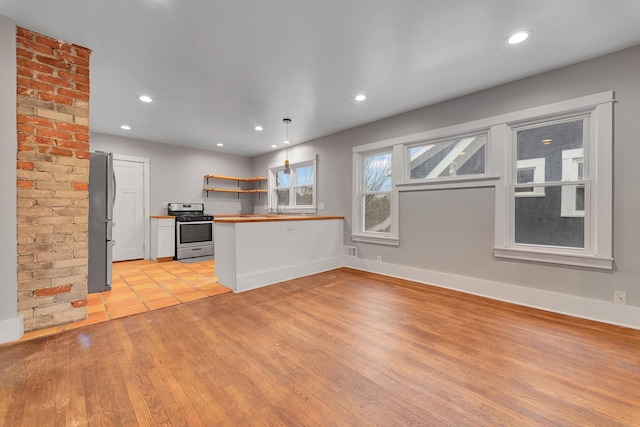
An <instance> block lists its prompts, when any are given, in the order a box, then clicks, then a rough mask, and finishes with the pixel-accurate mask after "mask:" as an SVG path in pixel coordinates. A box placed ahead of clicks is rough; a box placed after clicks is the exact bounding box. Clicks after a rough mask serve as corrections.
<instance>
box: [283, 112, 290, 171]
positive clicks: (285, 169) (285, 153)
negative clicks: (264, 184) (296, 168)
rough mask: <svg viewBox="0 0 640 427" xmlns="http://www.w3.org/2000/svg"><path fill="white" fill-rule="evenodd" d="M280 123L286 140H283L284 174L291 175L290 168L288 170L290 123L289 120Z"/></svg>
mask: <svg viewBox="0 0 640 427" xmlns="http://www.w3.org/2000/svg"><path fill="white" fill-rule="evenodd" d="M282 122H283V123H284V126H285V132H286V139H285V140H284V173H285V174H287V175H289V174H290V173H291V168H289V148H288V147H289V142H290V141H289V123H291V119H287V118H285V119H282Z"/></svg>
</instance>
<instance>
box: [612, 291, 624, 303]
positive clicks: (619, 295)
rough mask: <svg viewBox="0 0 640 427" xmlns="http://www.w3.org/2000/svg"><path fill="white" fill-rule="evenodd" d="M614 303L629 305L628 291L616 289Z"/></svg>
mask: <svg viewBox="0 0 640 427" xmlns="http://www.w3.org/2000/svg"><path fill="white" fill-rule="evenodd" d="M613 303H614V304H618V305H627V293H626V292H623V291H614V292H613Z"/></svg>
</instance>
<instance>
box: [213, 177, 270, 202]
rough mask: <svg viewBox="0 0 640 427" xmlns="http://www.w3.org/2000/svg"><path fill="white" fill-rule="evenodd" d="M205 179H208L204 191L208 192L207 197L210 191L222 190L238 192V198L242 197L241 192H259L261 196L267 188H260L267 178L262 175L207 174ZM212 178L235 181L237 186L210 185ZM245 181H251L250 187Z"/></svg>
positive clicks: (222, 191) (224, 191)
mask: <svg viewBox="0 0 640 427" xmlns="http://www.w3.org/2000/svg"><path fill="white" fill-rule="evenodd" d="M204 177H205V179H206V180H207V184H206V185H207V187H205V188H204V191H206V192H207V197H209V192H210V191H212V192H220V193H237V194H238V198H239V197H240V193H251V194H255V193H258V197H260V194H261V193H266V192H267V189H266V188H260V187H261V186H262V181H266V180H267V178H265V177H262V176H256V177H252V178H240V177H236V176H225V175H205V176H204ZM210 180H220V181H235V182H236V183H237V184H236V187H229V186H225V187H208V185H209V181H210ZM245 183H249V188H248V187H247V185H243V184H245Z"/></svg>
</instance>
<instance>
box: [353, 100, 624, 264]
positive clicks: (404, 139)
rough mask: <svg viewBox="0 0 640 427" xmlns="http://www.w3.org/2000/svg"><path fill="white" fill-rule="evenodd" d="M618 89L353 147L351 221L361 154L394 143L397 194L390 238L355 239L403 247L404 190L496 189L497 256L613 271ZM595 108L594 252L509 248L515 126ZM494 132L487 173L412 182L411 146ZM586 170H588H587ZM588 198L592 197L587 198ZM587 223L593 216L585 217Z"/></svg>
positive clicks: (589, 192) (590, 192) (356, 212)
mask: <svg viewBox="0 0 640 427" xmlns="http://www.w3.org/2000/svg"><path fill="white" fill-rule="evenodd" d="M613 102H614V97H613V91H605V92H600V93H597V94H593V95H587V96H583V97H580V98H574V99H570V100H566V101H560V102H556V103H553V104H549V105H544V106H540V107H534V108H529V109H526V110H520V111H515V112H511V113H506V114H501V115H498V116H493V117H489V118H484V119H479V120H475V121H471V122H466V123H462V124H457V125H453V126H448V127H444V128H440V129H434V130H429V131H425V132H419V133H416V134H411V135H404V136H400V137H397V138H392V139H387V140H383V141H377V142H373V143H369V144H364V145H360V146H356V147H354V148H353V192H352V193H353V205H352V224H353V229H354V230H359V229H360V228H359V227H360V226H361V224H360V221H361V220H360V206H359V205H360V204H359V200H360V195H359V194H358V192H359V190H358V189H359V188H360V187H359V185H360V182H359V180H360V179H361V178H360V175H361V158H360V156H361V155H362V154H365V153H368V152H372V151H376V150H377V151H380V150H384V149H389V148H391V147H393V148H392V149H393V189H394V190H393V193H392V200H391V201H392V208H391V209H392V215H393V221H392V231H391V233H390V234H391V236H389V239H381V238H379V237H377V238H373V237H369V236H366V235H363V234H362V233H354V234H352V240H354V241H362V242H369V243H380V244H392V245H396V246H397V245H399V243H400V240H399V237H398V236H399V224H398V212H399V197H398V196H399V193H400V192H404V191H424V190H441V189H452V188H481V187H495V188H496V191H495V203H496V209H495V246H494V256H495V257H496V258H511V259H519V260H527V261H538V262H548V263H555V264H566V265H576V266H582V267H593V268H605V269H611V268H612V266H613V258H612V198H613V196H612V194H613V172H612V165H613V151H612V144H613V130H612V129H613ZM590 110H591V111H592V112H591V120H590V121H589V127H590V129H589V134H590V135H591V137H592V138H593V139H594V140H595V141H597V143H593V142H592V143H591V144H590V145H589V151H590V152H589V153H585V154H588V156H590V157H591V158H593V159H597V162H596V165H594V166H595V167H594V169H595V170H592V171H590V172H589V176H590V177H591V179H592V180H593V182H594V183H595V185H594V186H593V188H591V189H586V190H585V204H586V203H589V205H590V206H591V212H592V217H593V218H592V220H591V221H589V224H588V227H590V230H591V232H590V235H591V236H593V242H591V247H592V248H593V250H592V254H584V253H576V252H575V251H571V250H566V251H563V252H562V253H557V252H555V251H554V250H553V248H534V247H532V248H528V249H522V248H514V247H508V240H509V236H510V235H511V234H510V224H511V221H510V217H511V209H512V207H511V200H512V197H511V195H510V193H509V191H508V190H509V188H510V186H509V185H508V183H507V181H506V178H505V177H507V176H508V177H511V171H510V170H509V174H508V175H507V173H506V172H507V165H509V168H511V167H512V166H511V161H510V159H512V157H511V155H512V151H511V150H512V148H511V144H510V142H509V141H510V138H511V135H510V126H513V125H516V124H519V123H523V122H525V121H531V120H544V119H545V118H557V117H558V116H559V115H577V114H578V113H582V114H584V113H585V112H589V111H590ZM487 130H488V133H489V137H488V141H487V145H486V148H485V149H486V150H487V154H486V163H485V175H484V176H456V177H447V178H438V179H433V180H428V181H425V180H420V181H418V180H409V179H408V172H407V171H406V169H407V167H406V165H405V156H406V151H407V150H406V147H407V146H408V145H411V144H417V143H420V142H424V141H430V140H438V139H446V138H452V137H455V136H456V135H464V134H473V133H483V132H487ZM585 173H586V171H585ZM586 199H589V200H586ZM585 220H586V221H588V220H589V219H588V218H585Z"/></svg>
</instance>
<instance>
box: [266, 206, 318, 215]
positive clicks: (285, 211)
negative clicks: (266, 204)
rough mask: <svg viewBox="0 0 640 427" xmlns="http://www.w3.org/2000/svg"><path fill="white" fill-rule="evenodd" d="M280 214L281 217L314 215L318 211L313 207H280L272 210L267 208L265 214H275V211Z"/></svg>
mask: <svg viewBox="0 0 640 427" xmlns="http://www.w3.org/2000/svg"><path fill="white" fill-rule="evenodd" d="M278 210H279V212H280V213H281V214H282V215H287V214H315V213H318V210H317V209H316V208H315V206H312V207H307V208H299V207H298V208H289V207H284V206H280V208H279V209H273V212H272V209H271V208H267V212H266V213H268V214H273V215H275V214H276V211H278Z"/></svg>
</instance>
